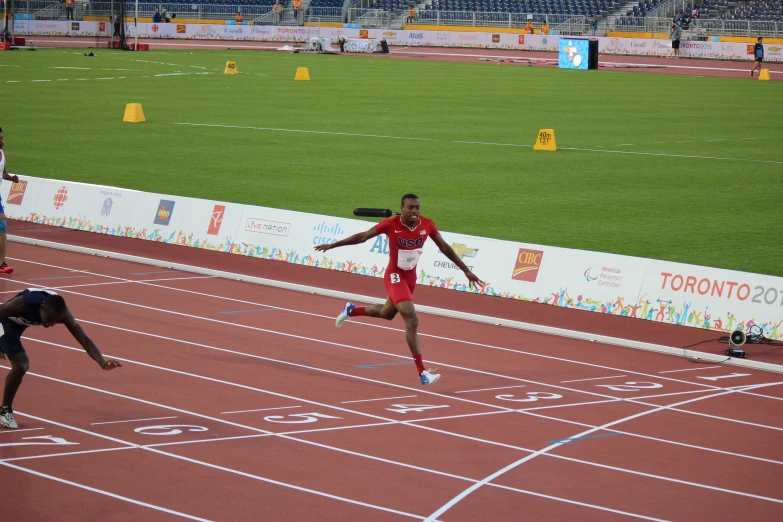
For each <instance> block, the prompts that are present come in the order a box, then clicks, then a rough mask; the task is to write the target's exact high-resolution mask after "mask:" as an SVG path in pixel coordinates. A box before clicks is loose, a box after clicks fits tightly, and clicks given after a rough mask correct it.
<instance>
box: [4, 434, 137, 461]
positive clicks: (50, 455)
mask: <svg viewBox="0 0 783 522" xmlns="http://www.w3.org/2000/svg"><path fill="white" fill-rule="evenodd" d="M41 429H43V428H41ZM15 431H18V430H15ZM131 449H136V448H134V447H132V446H120V447H118V448H103V449H96V450H83V451H63V452H60V453H46V454H44V455H28V456H26V457H12V458H10V459H0V462H17V461H20V460H36V459H49V458H53V457H70V456H71V455H91V454H93V453H106V452H109V451H122V450H131Z"/></svg>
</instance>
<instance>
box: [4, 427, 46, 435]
mask: <svg viewBox="0 0 783 522" xmlns="http://www.w3.org/2000/svg"><path fill="white" fill-rule="evenodd" d="M42 429H43V428H25V429H23V430H18V429H17V430H0V435H2V434H3V433H21V432H23V431H36V430H42Z"/></svg>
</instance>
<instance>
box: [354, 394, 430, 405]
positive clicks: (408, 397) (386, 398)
mask: <svg viewBox="0 0 783 522" xmlns="http://www.w3.org/2000/svg"><path fill="white" fill-rule="evenodd" d="M413 397H416V395H401V396H399V397H383V398H381V399H362V400H359V401H343V402H341V403H340V404H352V403H355V402H373V401H391V400H394V399H411V398H413Z"/></svg>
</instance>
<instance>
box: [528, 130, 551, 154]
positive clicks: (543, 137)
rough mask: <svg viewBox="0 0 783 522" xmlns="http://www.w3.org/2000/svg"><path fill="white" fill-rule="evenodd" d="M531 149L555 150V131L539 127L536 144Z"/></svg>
mask: <svg viewBox="0 0 783 522" xmlns="http://www.w3.org/2000/svg"><path fill="white" fill-rule="evenodd" d="M533 150H549V151H552V152H555V151H556V150H557V145H555V131H554V130H552V129H541V130H540V131H538V136H537V137H536V144H535V145H534V146H533Z"/></svg>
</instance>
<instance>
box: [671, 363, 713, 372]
mask: <svg viewBox="0 0 783 522" xmlns="http://www.w3.org/2000/svg"><path fill="white" fill-rule="evenodd" d="M720 367H721V366H718V365H713V366H704V367H703V368H684V369H682V370H666V371H662V372H658V373H676V372H697V371H701V370H714V369H715V368H720Z"/></svg>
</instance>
